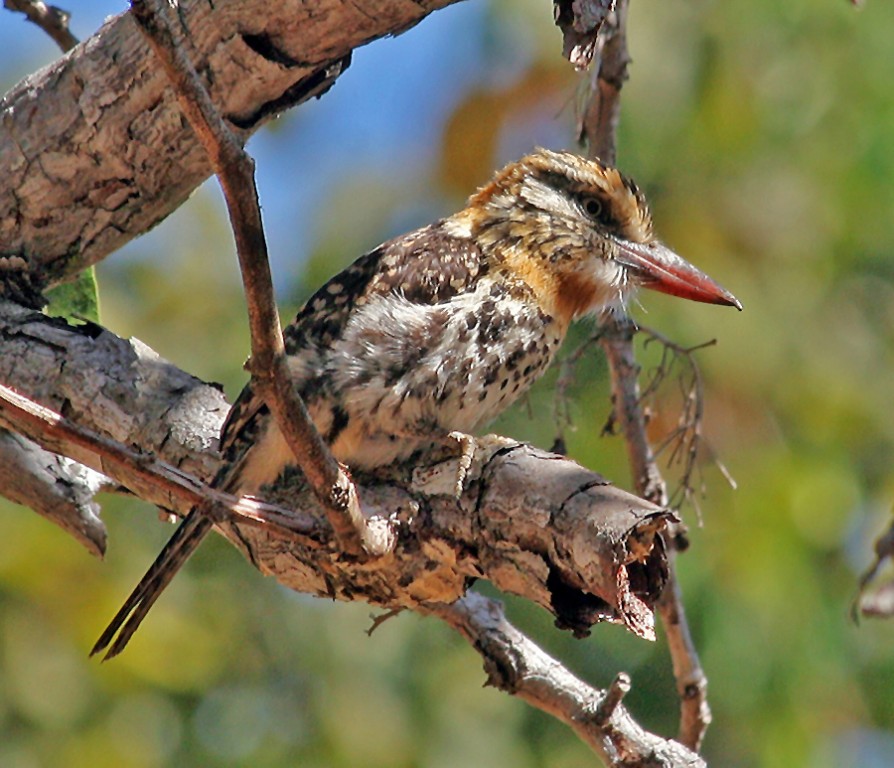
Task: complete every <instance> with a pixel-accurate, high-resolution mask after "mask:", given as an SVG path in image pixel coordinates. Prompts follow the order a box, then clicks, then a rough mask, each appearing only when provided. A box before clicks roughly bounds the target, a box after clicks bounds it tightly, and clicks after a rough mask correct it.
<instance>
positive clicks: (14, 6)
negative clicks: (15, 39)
mask: <svg viewBox="0 0 894 768" xmlns="http://www.w3.org/2000/svg"><path fill="white" fill-rule="evenodd" d="M3 7H4V8H6V9H8V10H10V11H17V12H18V13H24V14H25V17H26V18H27V19H28V21H30V22H31V23H32V24H36V25H37V26H38V27H40V28H41V29H42V30H43V31H44V32H46V33H47V34H48V35H49V36H50V37H51V38H53V42H55V43H56V45H58V46H59V47H60V48H61V49H62V53H66V52H67V51H70V50H71V49H72V48H74V47H75V46H76V45H77V44H78V39H77V38H76V37H75V36H74V35H73V34H72V33H71V31H70V30H69V29H68V22H69V19H71V14H70V13H69V12H68V11H63V10H62V9H61V8H57V7H56V6H55V5H47V4H46V3H44V2H43V1H42V0H3Z"/></svg>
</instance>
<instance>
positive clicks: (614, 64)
mask: <svg viewBox="0 0 894 768" xmlns="http://www.w3.org/2000/svg"><path fill="white" fill-rule="evenodd" d="M627 4H628V3H627V0H619V1H618V3H617V5H616V7H615V18H614V19H613V20H612V23H611V24H606V25H605V26H604V27H603V30H602V32H601V33H600V41H599V44H598V46H597V57H596V66H594V68H593V75H592V80H591V93H590V99H589V101H588V103H587V104H586V107H585V109H584V112H583V114H582V118H581V123H580V131H579V136H580V138H581V140H582V141H584V142H585V143H586V145H587V148H588V151H589V154H590V155H591V156H596V157H599V158H601V159H602V160H603V161H604V162H607V163H612V164H614V162H615V157H616V147H617V142H616V130H617V124H618V120H619V118H620V94H621V88H622V86H623V84H624V81H625V80H626V79H627V65H628V64H629V62H630V56H629V54H628V52H627V42H626V21H627ZM602 328H603V331H604V336H603V339H602V346H603V349H604V350H605V354H606V357H607V358H608V364H609V370H610V372H611V380H612V396H613V401H614V419H615V420H616V422H617V423H618V424H619V425H620V428H621V432H622V434H623V435H624V440H625V444H626V446H627V457H628V461H629V463H630V468H631V472H632V475H633V482H634V485H635V488H636V490H637V492H638V493H639V494H640V495H642V496H643V497H644V498H646V499H648V500H649V501H652V502H654V503H655V504H658V505H659V506H666V505H667V503H668V498H667V485H666V483H665V481H664V478H663V477H662V476H661V471H660V470H659V469H658V465H657V463H656V459H655V453H654V451H653V450H652V446H651V445H650V444H649V440H648V437H647V435H646V416H645V413H644V410H643V407H642V397H641V394H640V388H639V381H638V376H639V372H640V369H639V366H638V365H637V363H636V358H635V355H634V350H633V336H634V333H635V332H636V328H635V325H634V324H633V323H632V322H631V321H630V319H629V318H627V317H626V316H624V315H623V314H612V315H610V316H609V317H608V318H606V320H605V322H604V324H603V325H602ZM666 538H667V537H666ZM667 544H668V553H669V554H668V559H669V566H670V572H669V576H668V585H667V586H666V587H665V590H664V593H663V595H662V599H661V600H660V601H659V603H658V611H659V615H660V616H661V619H662V623H663V625H664V627H665V631H666V632H667V635H668V647H669V650H670V654H671V660H672V664H673V668H674V675H675V678H676V682H677V691H678V693H679V695H680V729H679V736H678V738H679V740H680V741H681V742H682V743H683V744H686V745H687V746H688V747H690V748H691V749H696V750H697V749H698V748H699V746H700V745H701V742H702V739H703V738H704V734H705V731H706V729H707V727H708V724H709V723H710V720H711V712H710V709H709V708H708V702H707V678H706V677H705V674H704V671H703V670H702V667H701V664H700V662H699V659H698V654H697V652H696V650H695V646H694V645H693V643H692V639H691V636H690V633H689V628H688V625H687V623H686V614H685V612H684V609H683V604H682V596H681V593H680V589H679V585H678V584H677V581H676V577H675V574H674V568H673V547H672V546H671V545H672V544H673V538H672V537H671V538H668V540H667Z"/></svg>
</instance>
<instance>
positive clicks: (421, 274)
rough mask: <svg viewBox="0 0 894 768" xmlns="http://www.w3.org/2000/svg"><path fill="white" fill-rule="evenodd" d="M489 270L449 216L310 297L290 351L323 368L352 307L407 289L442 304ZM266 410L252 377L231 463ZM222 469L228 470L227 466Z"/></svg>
mask: <svg viewBox="0 0 894 768" xmlns="http://www.w3.org/2000/svg"><path fill="white" fill-rule="evenodd" d="M486 271H487V263H486V262H485V260H484V259H483V257H482V254H481V250H480V248H479V247H478V245H477V244H476V243H475V242H474V241H473V240H472V239H470V238H462V237H456V236H454V235H451V234H449V233H448V232H447V231H446V229H445V226H444V221H443V220H442V221H437V222H435V223H433V224H430V225H429V226H427V227H423V228H421V229H418V230H416V231H414V232H410V233H409V234H406V235H402V236H400V237H397V238H394V239H393V240H389V241H387V242H385V243H383V244H382V245H380V246H379V247H378V248H376V249H374V250H372V251H370V252H368V253H366V254H364V255H363V256H361V257H360V258H359V259H357V261H355V262H354V263H353V264H351V265H350V266H349V267H347V268H346V269H345V270H343V271H342V272H340V273H339V274H337V275H336V276H335V277H333V278H332V279H331V280H329V282H327V283H326V284H325V285H324V286H323V287H322V288H320V289H319V290H318V291H317V292H316V293H314V294H313V295H312V296H311V297H310V299H308V300H307V302H306V303H305V304H304V306H303V307H302V308H301V309H300V310H299V311H298V314H297V315H296V316H295V319H294V320H293V321H292V322H291V323H290V324H289V325H288V326H286V328H284V329H283V340H284V342H285V348H286V354H288V355H289V356H290V357H292V358H295V359H302V361H303V363H304V366H303V367H305V368H306V369H307V370H309V371H314V370H316V371H319V370H321V369H322V365H323V360H324V358H325V354H326V350H327V349H328V348H329V347H331V345H332V342H333V341H334V340H335V339H337V338H338V337H339V336H340V335H341V332H342V330H343V329H344V326H345V324H346V323H347V322H348V318H349V317H350V314H351V311H352V310H353V308H354V307H356V306H358V305H359V304H362V303H363V302H364V301H365V300H366V299H367V298H368V297H370V296H373V295H376V294H388V293H401V294H403V296H404V297H405V298H406V299H408V300H409V301H411V302H415V303H418V304H438V303H440V302H444V301H447V300H449V299H450V298H452V297H453V296H456V295H457V294H458V293H462V292H463V291H465V290H468V289H469V288H471V286H473V285H474V283H475V282H476V281H477V280H478V279H479V278H480V277H481V276H482V275H484V274H485V273H486ZM299 386H300V384H299ZM262 410H263V411H265V412H266V406H265V404H264V402H263V400H262V399H261V397H260V396H258V395H257V394H256V393H255V392H254V390H253V388H252V386H251V382H249V383H248V384H246V386H245V388H244V389H243V390H242V392H241V394H240V395H239V397H238V398H237V400H236V402H235V403H234V404H233V407H232V409H231V410H230V414H229V415H228V416H227V420H226V422H225V423H224V426H223V429H222V431H221V451H222V453H223V454H224V457H225V459H226V460H227V463H228V464H230V463H231V462H235V461H238V452H239V448H240V447H242V446H246V447H247V446H250V445H251V444H252V442H253V441H252V437H253V432H254V431H256V427H253V422H254V421H255V416H256V415H257V414H258V413H259V412H261V411H262ZM221 474H222V475H224V474H226V469H224V471H223V472H222V473H221ZM219 477H220V476H219ZM220 479H223V478H222V477H220ZM216 484H217V483H216Z"/></svg>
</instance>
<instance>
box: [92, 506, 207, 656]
mask: <svg viewBox="0 0 894 768" xmlns="http://www.w3.org/2000/svg"><path fill="white" fill-rule="evenodd" d="M212 525H213V523H212V522H211V519H210V518H209V517H208V515H206V514H205V513H204V512H203V511H202V510H201V509H200V508H198V507H196V508H195V509H193V510H192V511H191V512H190V513H189V514H188V515H187V516H186V519H185V520H184V521H183V522H182V523H180V526H179V527H178V528H177V530H176V531H174V535H173V536H171V538H170V540H169V541H168V543H167V544H165V546H164V549H162V551H161V552H160V553H159V555H158V557H157V558H155V562H153V563H152V565H151V566H150V567H149V570H148V571H146V575H145V576H143V578H142V579H141V580H140V583H139V584H137V586H136V588H135V589H134V591H133V592H131V593H130V597H128V598H127V600H126V601H125V603H124V605H123V606H121V609H120V610H119V611H118V613H116V614H115V618H113V619H112V621H111V622H110V623H109V626H108V627H106V629H105V631H104V632H103V633H102V635H101V636H100V638H99V640H97V641H96V645H94V646H93V650H91V651H90V655H91V656H93V655H95V654H97V653H100V652H101V651H103V650H105V649H106V648H109V650H108V652H107V653H106V655H105V656H104V657H103V661H108V660H109V659H112V658H114V657H115V656H117V655H118V654H119V653H121V651H123V650H124V648H125V647H126V646H127V643H128V641H129V640H130V638H131V637H133V634H134V632H136V631H137V628H138V627H139V626H140V623H141V622H142V621H143V619H144V618H146V614H148V613H149V609H150V608H152V605H153V604H154V603H155V601H156V600H157V599H158V597H159V595H161V593H162V592H163V591H164V589H165V587H166V586H167V585H168V584H169V583H170V581H171V579H173V578H174V576H176V575H177V572H178V571H179V570H180V569H181V568H182V567H183V565H184V564H185V563H186V561H187V560H188V559H189V557H190V555H192V553H193V552H195V551H196V549H197V548H198V546H199V544H201V543H202V540H203V539H204V538H205V536H206V535H207V534H208V532H209V531H210V530H211V528H212ZM119 630H120V631H119ZM116 635H117V637H115V636H116ZM113 640H114V642H113ZM110 645H111V647H109V646H110Z"/></svg>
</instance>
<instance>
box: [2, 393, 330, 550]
mask: <svg viewBox="0 0 894 768" xmlns="http://www.w3.org/2000/svg"><path fill="white" fill-rule="evenodd" d="M0 423H2V424H3V426H4V427H7V428H9V429H11V430H13V431H14V432H16V433H18V434H20V435H24V436H25V437H28V438H29V439H32V440H35V441H36V442H38V443H42V442H44V441H45V440H46V439H47V438H48V437H52V438H54V439H55V440H64V441H66V442H67V443H68V444H69V445H71V446H77V447H78V448H81V449H84V450H86V451H88V452H89V453H91V454H93V455H94V456H96V457H97V458H98V462H97V463H99V464H101V465H102V467H103V469H104V470H106V471H107V472H108V473H109V474H110V475H111V476H112V477H113V478H114V477H115V476H116V474H117V471H119V470H121V469H126V470H127V471H128V472H129V473H131V474H132V475H136V476H139V477H141V478H143V479H144V480H147V481H149V482H152V483H153V484H155V485H156V486H157V487H158V488H160V489H162V490H164V492H165V493H167V494H168V496H169V497H170V499H171V505H170V506H171V508H174V507H177V506H180V505H181V504H185V505H189V506H192V505H196V504H201V503H207V502H210V503H212V504H215V505H217V506H219V507H222V508H223V509H224V510H226V512H227V513H228V516H230V517H232V518H233V519H234V521H236V522H241V523H247V524H250V525H260V526H264V527H267V528H268V529H270V530H273V531H276V530H279V531H281V532H282V533H284V534H287V535H290V536H296V535H297V536H299V537H300V536H307V535H310V534H313V533H316V532H318V529H319V525H318V523H317V522H316V521H315V520H314V519H313V518H311V517H308V516H303V515H300V514H298V513H295V512H293V511H292V510H290V509H286V508H284V507H279V506H277V505H275V504H267V503H265V502H262V501H258V500H255V499H248V498H245V497H241V498H237V497H236V496H233V495H231V494H229V493H223V492H222V491H219V490H217V489H216V488H212V487H211V486H209V485H207V484H206V483H202V482H201V481H199V480H198V479H196V478H195V477H193V476H192V475H188V474H186V473H184V472H182V471H180V470H179V469H177V468H176V467H174V466H171V465H170V464H168V463H166V462H164V461H161V460H160V459H157V458H155V457H154V456H152V455H151V454H145V453H140V452H139V451H135V450H132V449H130V448H127V447H126V446H124V445H122V444H121V443H119V442H117V441H115V440H110V439H109V438H107V437H103V436H102V435H99V434H97V433H96V432H93V431H92V430H90V429H86V428H85V427H82V426H79V425H78V424H75V423H73V422H72V421H69V420H68V419H66V418H65V417H63V416H61V415H60V414H58V413H56V412H55V411H53V410H51V409H49V408H46V407H44V406H42V405H40V404H39V403H36V402H34V401H33V400H30V399H29V398H27V397H25V396H24V395H21V394H19V393H18V392H16V391H15V390H13V389H10V388H9V387H7V386H4V385H2V384H0ZM178 502H179V504H178Z"/></svg>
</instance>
